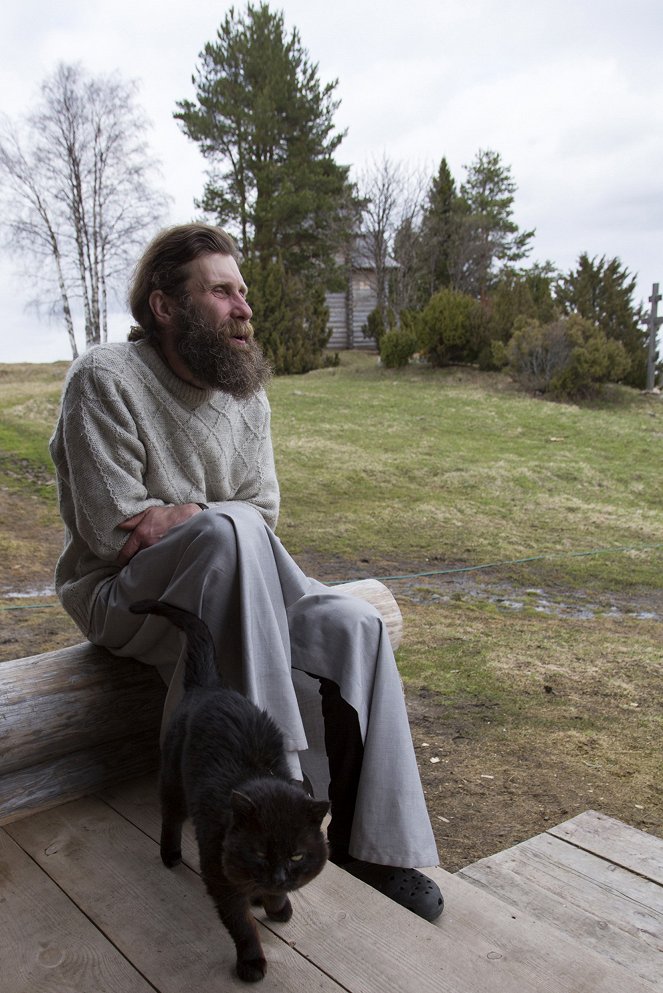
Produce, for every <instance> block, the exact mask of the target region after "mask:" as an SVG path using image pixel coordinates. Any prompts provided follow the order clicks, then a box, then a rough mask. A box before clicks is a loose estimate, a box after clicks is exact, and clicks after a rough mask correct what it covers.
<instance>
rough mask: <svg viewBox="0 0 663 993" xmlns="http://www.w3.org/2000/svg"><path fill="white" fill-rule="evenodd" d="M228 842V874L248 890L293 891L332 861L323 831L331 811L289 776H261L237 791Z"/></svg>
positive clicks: (225, 855)
mask: <svg viewBox="0 0 663 993" xmlns="http://www.w3.org/2000/svg"><path fill="white" fill-rule="evenodd" d="M231 808H232V819H231V822H230V826H229V827H228V830H227V832H226V836H225V839H224V844H223V868H224V872H225V874H226V876H227V877H228V879H230V880H231V881H232V882H234V883H235V884H236V885H239V886H242V887H245V888H246V889H247V890H249V891H251V890H256V891H262V892H265V893H289V892H292V890H296V889H299V888H300V887H301V886H304V885H305V884H306V883H308V882H310V880H311V879H313V878H314V877H315V876H317V875H318V873H319V872H320V871H321V869H322V868H323V866H324V864H325V862H326V861H327V853H328V850H327V842H326V839H325V837H324V835H323V833H322V830H321V824H322V820H323V818H324V816H325V814H326V813H327V811H328V809H329V804H328V803H327V802H325V801H321V800H314V799H312V798H311V797H309V796H307V795H306V793H304V791H303V790H302V789H300V788H298V787H297V786H293V785H291V784H290V783H286V782H284V781H283V780H279V779H271V780H255V781H254V782H253V783H249V784H246V785H245V786H244V787H243V788H242V790H241V791H240V790H235V791H233V794H232V797H231Z"/></svg>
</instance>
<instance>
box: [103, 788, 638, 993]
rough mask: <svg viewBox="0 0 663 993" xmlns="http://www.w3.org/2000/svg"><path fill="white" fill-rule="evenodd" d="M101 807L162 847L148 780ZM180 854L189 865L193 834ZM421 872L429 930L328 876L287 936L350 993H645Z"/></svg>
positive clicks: (299, 897)
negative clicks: (441, 898) (428, 882)
mask: <svg viewBox="0 0 663 993" xmlns="http://www.w3.org/2000/svg"><path fill="white" fill-rule="evenodd" d="M104 797H105V798H106V799H107V801H108V802H109V803H111V804H112V805H113V806H114V807H116V809H118V810H120V811H122V813H123V815H124V816H126V817H127V818H129V819H130V820H131V821H132V822H133V823H135V824H136V825H137V826H138V827H140V829H141V830H143V831H145V832H146V833H147V834H149V835H151V836H152V837H153V838H157V837H158V833H159V814H158V809H157V801H156V789H155V786H154V784H152V785H150V781H149V779H147V778H144V779H143V780H141V781H139V782H134V783H123V784H119V785H118V786H117V787H114V788H112V789H110V790H107V791H105V792H104ZM183 850H184V855H185V858H186V859H187V861H188V862H189V863H190V864H193V865H195V864H196V855H195V841H194V839H193V835H192V833H190V832H185V838H184V849H183ZM426 871H427V872H428V871H430V874H431V875H432V876H434V878H436V879H437V881H438V883H439V885H440V887H441V889H442V891H443V892H444V894H445V897H446V901H447V903H446V908H445V911H444V913H443V915H442V917H441V918H440V919H439V922H438V923H437V925H436V926H435V927H433V926H432V925H429V924H426V923H425V922H422V921H420V920H419V919H418V918H416V917H414V915H412V914H410V913H408V912H407V911H404V910H402V909H401V908H400V907H397V906H396V905H395V904H393V903H392V901H390V900H387V899H386V898H385V897H382V896H381V895H380V894H379V893H376V892H375V891H373V890H371V889H370V888H369V887H366V886H364V885H363V884H361V883H359V882H358V881H357V880H355V879H354V878H353V877H351V876H349V875H348V874H347V873H345V872H343V871H342V870H339V869H337V868H336V867H335V866H328V867H327V868H326V869H325V870H324V872H323V874H322V876H320V877H319V878H318V879H316V880H314V882H313V883H311V884H310V885H309V886H307V887H306V888H305V889H304V890H303V891H302V892H301V893H299V894H295V895H294V900H293V903H294V904H295V915H294V916H293V919H292V921H290V923H289V924H288V925H287V936H288V937H289V938H292V940H294V941H295V942H296V947H297V949H298V950H299V951H301V952H302V953H303V954H305V955H306V956H307V957H308V958H310V959H311V961H313V962H315V963H316V965H318V966H319V968H320V969H322V970H323V971H324V972H326V973H327V974H329V975H333V976H334V978H335V979H337V980H338V982H340V983H341V985H343V986H346V987H347V988H348V989H350V990H352V991H353V993H375V991H376V990H380V993H412V991H413V990H416V993H427V991H429V990H435V991H436V993H447V991H448V993H451V991H453V993H485V991H486V990H491V993H530V991H536V993H544V991H545V993H553V991H554V993H624V991H625V990H626V989H628V990H629V993H644V991H645V990H646V989H649V993H651V988H650V987H647V986H645V984H644V983H641V982H640V981H639V980H638V979H637V978H635V977H631V975H630V974H627V973H626V972H625V971H624V970H623V969H622V968H621V967H619V966H617V965H613V964H612V963H610V962H608V961H605V960H604V959H603V958H602V957H601V956H599V955H598V954H595V953H593V952H592V951H591V950H588V949H586V948H585V947H584V946H583V945H582V944H581V943H578V942H576V941H574V940H572V939H570V938H569V937H568V936H565V935H564V934H562V933H560V932H558V931H556V930H554V929H553V928H550V927H548V926H546V925H545V924H541V923H540V922H537V921H536V920H535V919H534V917H533V915H531V914H524V913H521V912H519V911H514V910H513V909H512V908H510V907H508V906H507V905H506V904H505V903H503V902H502V901H500V900H498V899H496V898H495V897H492V896H490V895H488V894H486V893H482V892H481V891H480V890H479V889H478V888H477V887H475V886H473V885H471V884H469V883H467V882H464V881H462V880H460V879H459V878H457V877H456V876H452V875H450V874H449V873H446V872H444V870H441V869H432V870H426ZM267 926H269V927H272V925H271V924H269V923H268V924H267ZM274 929H275V931H276V930H279V926H278V925H274ZM281 930H282V933H284V936H285V933H286V932H285V931H284V930H283V929H281ZM431 932H432V933H431ZM340 949H342V954H340V952H339V950H340ZM632 978H633V982H632V983H631V979H632ZM629 984H630V985H629Z"/></svg>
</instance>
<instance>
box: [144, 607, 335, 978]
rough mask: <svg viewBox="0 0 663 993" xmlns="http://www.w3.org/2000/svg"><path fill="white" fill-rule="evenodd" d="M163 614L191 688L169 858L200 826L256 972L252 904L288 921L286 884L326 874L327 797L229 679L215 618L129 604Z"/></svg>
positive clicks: (209, 871)
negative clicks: (224, 677)
mask: <svg viewBox="0 0 663 993" xmlns="http://www.w3.org/2000/svg"><path fill="white" fill-rule="evenodd" d="M130 609H131V610H132V612H133V613H135V614H147V613H152V614H160V615H162V616H163V617H167V618H168V619H169V620H170V621H172V623H173V624H175V625H176V626H177V627H178V628H180V629H181V630H182V631H184V632H185V634H186V636H187V660H186V672H185V678H184V696H183V698H182V701H181V702H180V704H179V705H178V707H177V709H176V711H175V713H174V714H173V718H172V721H171V723H170V725H169V728H168V732H167V736H166V740H165V742H164V747H163V752H162V757H161V816H162V824H161V858H162V860H163V862H164V864H165V865H167V866H168V867H169V868H170V867H172V866H174V865H177V863H178V862H180V861H181V859H182V850H181V837H182V824H183V823H184V821H185V819H186V817H187V816H188V817H190V818H191V820H192V821H193V824H194V826H195V830H196V838H197V840H198V848H199V851H200V868H201V874H202V877H203V880H204V882H205V885H206V887H207V890H208V892H209V894H210V896H211V897H212V899H213V900H214V903H215V905H216V908H217V910H218V912H219V916H220V918H221V920H222V921H223V923H224V924H225V926H226V928H227V929H228V931H229V932H230V934H231V936H232V938H233V940H234V942H235V947H236V949H237V974H238V975H239V977H240V978H241V979H244V980H246V981H247V982H255V981H257V980H259V979H262V977H263V976H264V974H265V969H266V962H265V957H264V954H263V950H262V947H261V945H260V940H259V938H258V932H257V929H256V922H255V920H254V917H253V914H252V913H251V910H250V907H251V904H254V905H258V904H262V905H263V906H264V908H265V911H266V913H267V916H268V917H269V918H271V920H275V921H287V920H289V919H290V917H291V915H292V906H291V904H290V900H289V899H288V893H289V892H291V891H292V890H296V889H299V887H301V886H304V884H305V883H308V882H309V881H310V880H311V879H313V878H314V877H315V876H317V875H318V873H319V872H320V871H321V869H322V867H323V866H324V864H325V862H326V860H327V843H326V841H325V838H324V836H323V834H322V831H321V828H320V825H321V822H322V819H323V817H324V816H325V814H326V813H327V810H328V807H329V804H328V803H326V802H324V801H317V800H313V799H312V798H311V797H309V796H307V794H306V793H305V791H304V790H303V788H301V787H299V786H298V785H293V783H292V782H291V781H290V779H289V771H288V767H287V765H286V761H285V755H284V749H283V738H282V735H281V732H280V731H279V729H278V728H277V727H276V725H275V724H274V722H273V721H272V719H271V718H270V717H269V716H268V715H267V714H266V713H265V712H264V711H261V710H259V709H258V707H256V706H255V705H254V704H253V703H251V702H250V701H248V700H247V699H246V698H245V697H243V696H242V695H241V694H239V693H235V692H234V691H233V690H228V689H224V688H223V687H222V685H221V681H220V679H219V676H218V674H217V669H216V664H215V658H214V645H213V642H212V638H211V635H210V633H209V631H208V629H207V626H206V625H205V624H204V622H203V621H201V620H200V619H199V618H198V617H196V616H195V615H194V614H191V613H189V611H186V610H180V609H179V608H178V607H173V606H171V605H169V604H166V603H163V602H162V601H159V600H142V601H140V602H139V603H134V604H132V605H131V608H130Z"/></svg>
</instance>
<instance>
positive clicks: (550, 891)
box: [458, 834, 663, 991]
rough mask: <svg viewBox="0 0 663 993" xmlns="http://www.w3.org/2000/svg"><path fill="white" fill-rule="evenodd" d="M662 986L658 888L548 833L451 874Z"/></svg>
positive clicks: (662, 918)
mask: <svg viewBox="0 0 663 993" xmlns="http://www.w3.org/2000/svg"><path fill="white" fill-rule="evenodd" d="M458 875H459V876H461V877H462V878H463V879H467V880H470V881H472V882H474V883H475V884H478V885H479V886H481V887H483V888H484V889H486V890H487V891H488V892H490V893H491V894H493V895H495V896H498V897H499V898H500V899H501V900H504V901H506V902H507V903H508V904H509V905H511V906H513V907H517V908H518V909H519V910H521V911H525V912H527V913H531V914H533V915H534V916H535V917H536V918H537V920H541V921H544V922H547V923H548V924H552V925H554V926H555V927H557V928H559V929H560V930H561V931H563V932H565V933H566V934H568V935H571V936H573V937H574V938H575V939H576V940H580V941H582V943H583V944H584V945H585V946H586V947H588V948H592V949H594V950H595V951H597V952H599V953H600V954H602V955H605V956H606V957H608V958H610V959H611V960H612V961H614V962H616V963H618V964H620V965H622V966H624V967H625V968H626V969H628V970H629V971H630V973H631V974H633V975H636V976H640V977H641V978H642V979H645V980H647V981H648V982H650V983H652V984H653V986H654V988H655V989H658V990H662V991H663V956H662V955H661V953H662V952H663V889H661V888H660V887H658V886H656V885H654V884H652V883H650V882H648V881H646V880H644V879H643V878H642V877H640V876H634V875H633V874H632V873H630V872H628V871H627V870H625V869H622V868H621V867H618V866H615V865H613V864H611V863H608V862H606V861H604V860H603V859H599V858H597V857H596V856H594V855H592V854H590V853H588V852H586V851H584V850H582V849H578V848H574V847H573V846H571V845H569V844H567V843H566V842H564V841H562V840H561V839H559V838H556V837H554V836H552V835H549V834H542V835H539V836H537V837H536V838H532V839H530V840H529V841H525V842H522V844H520V845H517V846H515V848H511V849H509V850H508V851H505V852H500V853H498V854H497V855H493V856H491V857H490V858H487V859H482V860H481V861H480V862H476V863H474V864H473V865H471V866H468V867H467V868H465V869H463V870H461V872H460V873H458Z"/></svg>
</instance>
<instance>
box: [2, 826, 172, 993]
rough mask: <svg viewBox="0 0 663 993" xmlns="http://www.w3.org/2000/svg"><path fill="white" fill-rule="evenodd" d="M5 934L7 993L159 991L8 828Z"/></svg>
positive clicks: (4, 847) (4, 853)
mask: <svg viewBox="0 0 663 993" xmlns="http://www.w3.org/2000/svg"><path fill="white" fill-rule="evenodd" d="M0 934H1V935H2V939H1V941H0V988H1V989H2V993H91V991H93V990H103V991H104V993H153V990H152V987H151V986H149V985H148V983H146V982H145V980H144V979H143V978H142V976H141V975H140V974H139V973H138V972H136V970H135V969H133V967H132V966H131V965H130V964H129V963H128V962H127V961H126V959H125V958H124V957H123V956H122V955H120V953H119V952H118V951H117V949H116V948H114V947H113V945H112V944H111V943H110V942H109V941H107V940H106V939H105V938H104V936H103V935H102V934H100V933H99V931H97V930H96V928H94V927H93V925H92V924H91V923H90V922H89V921H88V919H87V918H86V917H85V916H84V914H82V913H81V912H80V910H78V908H77V907H76V906H75V905H74V904H73V903H72V902H71V901H70V900H69V899H68V898H67V897H66V896H65V895H64V893H62V891H61V890H60V889H59V888H58V887H57V886H56V885H55V883H53V882H52V880H51V879H49V877H48V876H47V875H46V874H45V873H44V872H42V871H41V870H40V869H39V868H38V867H37V866H36V865H35V864H34V862H33V861H32V860H31V859H30V858H29V857H28V856H27V855H26V854H25V852H24V851H22V849H21V848H20V847H19V846H18V845H17V844H16V843H15V842H14V841H12V839H11V838H9V836H8V835H7V834H6V833H5V832H4V831H2V830H0Z"/></svg>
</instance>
